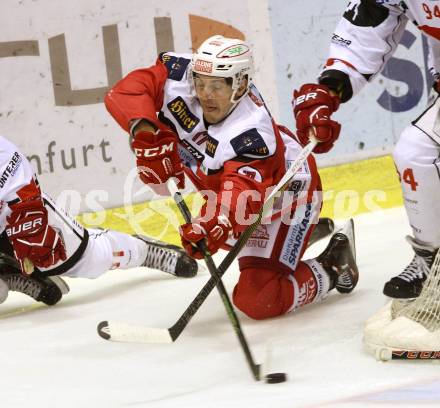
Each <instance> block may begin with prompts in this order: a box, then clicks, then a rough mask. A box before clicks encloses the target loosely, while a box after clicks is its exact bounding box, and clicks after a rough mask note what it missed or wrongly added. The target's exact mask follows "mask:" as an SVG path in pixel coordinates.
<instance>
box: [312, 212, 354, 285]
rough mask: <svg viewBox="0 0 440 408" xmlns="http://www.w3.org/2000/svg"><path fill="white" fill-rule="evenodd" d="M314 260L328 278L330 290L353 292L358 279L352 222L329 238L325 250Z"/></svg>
mask: <svg viewBox="0 0 440 408" xmlns="http://www.w3.org/2000/svg"><path fill="white" fill-rule="evenodd" d="M316 260H317V261H318V262H319V263H320V264H321V265H322V266H323V268H324V269H325V271H326V272H327V273H328V275H329V277H330V290H331V289H333V288H336V290H337V291H338V292H339V293H350V292H351V291H353V289H354V288H355V287H356V285H357V282H358V279H359V271H358V268H357V265H356V248H355V243H354V223H353V220H351V219H350V220H349V222H348V223H347V225H346V226H345V227H344V228H343V229H342V230H341V231H339V232H337V233H336V234H334V235H333V236H332V237H331V239H330V242H329V244H328V245H327V248H326V249H325V250H324V252H323V253H322V254H321V255H319V256H318V257H317V258H316Z"/></svg>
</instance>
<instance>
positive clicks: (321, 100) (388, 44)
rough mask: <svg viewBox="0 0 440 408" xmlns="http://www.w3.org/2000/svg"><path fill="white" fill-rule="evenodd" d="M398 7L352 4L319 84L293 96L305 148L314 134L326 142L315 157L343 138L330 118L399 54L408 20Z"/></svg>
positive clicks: (371, 1) (337, 31) (369, 0)
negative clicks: (397, 49)
mask: <svg viewBox="0 0 440 408" xmlns="http://www.w3.org/2000/svg"><path fill="white" fill-rule="evenodd" d="M399 3H400V2H398V1H397V0H390V1H389V2H388V3H387V6H386V7H385V6H384V5H380V4H378V2H376V1H375V0H366V1H363V2H360V3H359V2H351V3H350V4H349V5H348V6H347V9H346V10H345V13H344V15H343V17H342V19H341V20H340V22H339V24H338V25H337V27H336V29H335V31H334V33H333V35H332V40H331V45H330V52H329V58H328V60H327V63H326V65H325V67H324V69H323V70H322V72H321V74H320V76H319V79H318V84H305V85H303V86H302V87H301V88H300V89H299V90H295V91H294V99H293V105H294V116H295V118H296V122H297V134H298V137H299V139H300V140H301V142H302V143H303V144H305V143H307V142H308V139H309V134H310V131H311V130H312V131H313V132H314V133H315V135H316V137H317V139H318V140H319V141H320V142H321V143H320V144H318V146H317V148H316V149H315V152H317V153H325V152H327V151H329V150H330V149H331V148H332V146H333V144H334V142H335V141H336V139H337V138H338V136H339V132H340V125H339V124H338V123H337V122H335V121H333V120H332V119H331V115H332V114H333V113H334V112H335V111H336V110H337V109H338V107H339V104H340V103H341V102H342V103H343V102H347V101H348V100H350V99H351V98H352V96H353V95H354V94H356V93H358V92H359V91H360V89H361V88H362V87H363V86H364V85H365V84H366V83H367V82H368V81H370V80H372V79H373V78H374V77H375V75H377V74H378V73H379V72H380V71H381V70H382V68H383V67H384V65H385V63H386V61H387V60H388V59H389V58H390V57H391V55H392V54H393V52H394V51H395V49H396V47H397V45H398V43H399V40H400V37H401V36H402V34H403V31H404V29H405V25H406V22H407V20H408V18H407V17H406V16H405V15H404V10H403V9H402V8H401V7H400V6H399V5H398V4H399Z"/></svg>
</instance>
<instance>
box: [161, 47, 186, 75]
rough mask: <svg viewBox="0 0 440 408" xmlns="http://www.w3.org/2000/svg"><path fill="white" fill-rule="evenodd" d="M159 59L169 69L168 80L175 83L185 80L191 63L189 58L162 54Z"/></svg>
mask: <svg viewBox="0 0 440 408" xmlns="http://www.w3.org/2000/svg"><path fill="white" fill-rule="evenodd" d="M159 58H160V60H161V61H162V62H163V63H164V64H165V66H166V67H167V70H168V78H170V79H172V80H174V81H180V80H181V79H182V78H183V76H184V75H185V72H186V68H187V66H188V64H189V63H190V60H189V59H188V58H182V57H176V56H174V55H169V54H165V53H163V54H160V56H159Z"/></svg>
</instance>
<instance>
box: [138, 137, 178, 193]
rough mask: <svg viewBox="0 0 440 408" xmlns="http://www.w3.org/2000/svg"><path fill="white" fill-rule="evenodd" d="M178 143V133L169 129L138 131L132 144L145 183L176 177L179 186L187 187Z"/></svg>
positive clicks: (160, 182) (157, 182)
mask: <svg viewBox="0 0 440 408" xmlns="http://www.w3.org/2000/svg"><path fill="white" fill-rule="evenodd" d="M177 143H178V139H177V135H176V134H175V133H173V132H171V131H169V130H159V131H157V133H152V132H146V131H139V132H137V133H136V135H135V136H134V139H133V142H132V144H131V145H132V147H133V149H134V152H135V154H136V165H137V167H138V173H139V177H140V179H141V180H142V181H143V182H144V183H145V184H163V183H166V181H167V180H168V179H169V178H170V177H176V178H177V179H178V181H179V182H178V187H179V188H184V187H185V176H184V173H183V165H182V162H181V160H180V157H179V153H178V151H177Z"/></svg>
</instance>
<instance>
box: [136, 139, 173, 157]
mask: <svg viewBox="0 0 440 408" xmlns="http://www.w3.org/2000/svg"><path fill="white" fill-rule="evenodd" d="M174 143H175V142H171V143H169V144H163V145H161V146H158V147H153V148H151V149H134V152H135V154H136V157H155V156H159V155H165V154H166V153H167V152H170V153H172V152H173V150H174Z"/></svg>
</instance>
